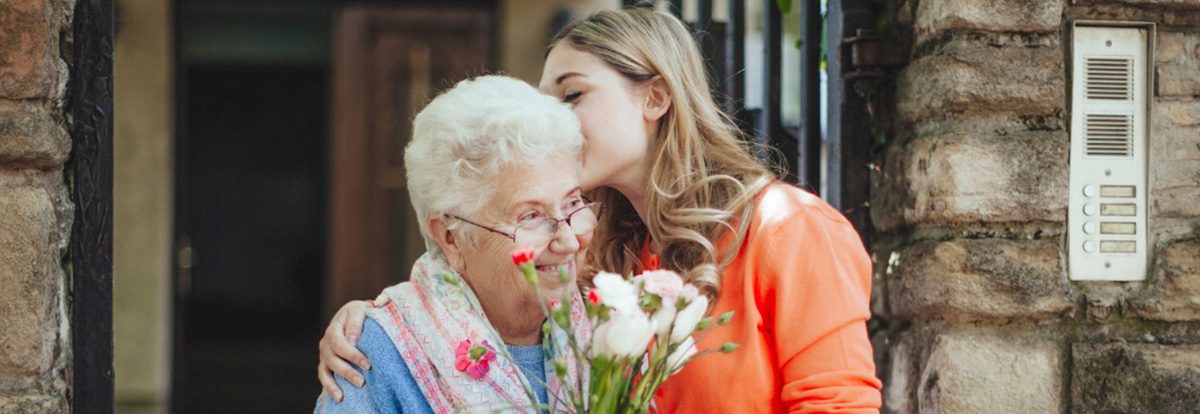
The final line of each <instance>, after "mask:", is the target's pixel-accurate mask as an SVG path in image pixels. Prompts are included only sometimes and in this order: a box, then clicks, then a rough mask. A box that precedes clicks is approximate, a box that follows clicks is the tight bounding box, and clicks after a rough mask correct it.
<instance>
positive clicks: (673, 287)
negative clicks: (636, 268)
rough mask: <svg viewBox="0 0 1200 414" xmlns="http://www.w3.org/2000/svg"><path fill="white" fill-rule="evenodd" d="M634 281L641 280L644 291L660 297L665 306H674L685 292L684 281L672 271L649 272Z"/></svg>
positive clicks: (643, 273)
mask: <svg viewBox="0 0 1200 414" xmlns="http://www.w3.org/2000/svg"><path fill="white" fill-rule="evenodd" d="M634 280H635V281H636V280H640V281H641V285H642V290H644V291H646V293H653V294H655V295H658V296H659V297H661V298H662V299H663V303H664V304H668V303H669V304H674V303H675V299H678V298H679V292H680V291H682V290H683V279H681V278H680V277H679V274H678V273H675V272H672V271H670V270H648V271H645V272H642V274H640V275H638V276H637V277H636V278H634ZM635 283H636V282H635Z"/></svg>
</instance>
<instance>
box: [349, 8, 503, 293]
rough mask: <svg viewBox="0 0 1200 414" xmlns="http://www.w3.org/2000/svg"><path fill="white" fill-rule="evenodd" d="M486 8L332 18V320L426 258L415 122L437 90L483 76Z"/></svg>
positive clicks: (373, 11)
mask: <svg viewBox="0 0 1200 414" xmlns="http://www.w3.org/2000/svg"><path fill="white" fill-rule="evenodd" d="M489 23H490V17H489V13H488V12H487V11H481V10H462V9H446V8H413V7H354V8H348V9H345V10H343V11H342V12H341V13H340V14H339V15H338V17H337V18H336V20H335V27H334V40H333V48H334V50H333V65H334V84H333V128H332V134H331V137H332V142H331V143H330V151H331V154H332V160H331V165H330V167H331V168H330V174H331V185H332V188H331V198H332V200H331V215H332V217H331V220H330V224H331V228H330V262H329V263H330V264H329V270H330V271H329V277H330V281H329V284H328V289H326V292H327V293H326V311H327V312H326V313H327V315H328V314H331V313H332V312H333V311H335V310H336V309H337V308H338V307H340V306H341V305H342V304H343V303H345V302H347V301H349V300H352V299H369V298H374V297H375V295H377V294H378V293H379V292H380V290H382V289H383V288H384V287H387V286H390V285H393V284H396V283H399V282H402V281H404V280H407V279H408V275H409V271H410V269H411V266H412V264H413V262H415V261H416V259H417V258H418V257H420V255H421V254H422V253H424V252H425V244H424V239H423V238H422V237H421V234H420V231H419V228H418V227H417V226H418V224H417V223H416V216H415V214H414V213H413V209H412V204H411V203H410V201H409V198H408V192H407V190H406V189H405V178H404V152H403V151H404V146H405V144H407V142H408V140H409V139H410V138H411V135H412V119H413V117H414V116H415V115H416V113H417V111H419V110H420V109H421V108H422V107H423V106H424V104H425V103H426V102H428V101H429V100H430V99H432V98H433V97H434V96H435V95H436V94H437V92H438V91H439V90H442V89H445V88H448V87H450V86H453V85H454V84H455V83H456V82H458V81H459V80H462V79H464V78H467V77H470V76H473V75H479V74H483V73H486V71H487V70H488V69H489V68H490V66H489V54H490V47H489V34H490V29H489Z"/></svg>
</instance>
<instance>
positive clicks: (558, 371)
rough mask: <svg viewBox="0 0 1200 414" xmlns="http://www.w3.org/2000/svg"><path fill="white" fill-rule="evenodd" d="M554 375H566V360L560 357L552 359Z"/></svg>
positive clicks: (564, 376) (562, 376) (560, 376)
mask: <svg viewBox="0 0 1200 414" xmlns="http://www.w3.org/2000/svg"><path fill="white" fill-rule="evenodd" d="M554 375H558V377H559V378H566V376H567V363H566V361H563V360H561V359H556V360H554Z"/></svg>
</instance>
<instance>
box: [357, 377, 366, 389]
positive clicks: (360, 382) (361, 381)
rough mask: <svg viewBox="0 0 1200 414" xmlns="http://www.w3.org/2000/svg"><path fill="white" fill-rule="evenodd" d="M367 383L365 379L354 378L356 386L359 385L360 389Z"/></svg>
mask: <svg viewBox="0 0 1200 414" xmlns="http://www.w3.org/2000/svg"><path fill="white" fill-rule="evenodd" d="M366 382H367V380H365V379H363V377H354V384H355V385H358V386H359V387H361V386H363V384H365V383H366Z"/></svg>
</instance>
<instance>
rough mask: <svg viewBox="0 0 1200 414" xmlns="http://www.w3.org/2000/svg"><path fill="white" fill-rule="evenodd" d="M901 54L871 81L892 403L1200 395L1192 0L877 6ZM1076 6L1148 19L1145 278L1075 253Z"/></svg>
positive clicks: (880, 331)
mask: <svg viewBox="0 0 1200 414" xmlns="http://www.w3.org/2000/svg"><path fill="white" fill-rule="evenodd" d="M878 4H879V5H880V7H881V10H880V16H881V18H880V19H879V20H878V22H879V26H880V27H879V29H881V31H882V32H883V34H884V35H885V36H886V37H889V38H892V39H896V40H897V41H898V43H899V44H901V45H902V52H901V53H905V54H907V63H906V64H905V65H904V66H902V67H900V68H897V70H896V71H895V73H894V75H895V76H893V77H891V78H890V79H889V80H888V81H886V82H883V83H881V84H879V85H877V86H878V87H877V88H876V89H875V90H874V91H872V92H871V96H870V98H871V101H872V103H873V106H874V107H875V108H877V109H876V111H875V112H876V113H875V119H874V120H873V122H874V127H875V128H876V129H877V130H879V131H884V132H885V135H886V138H887V143H886V144H884V145H883V146H882V147H881V148H880V151H879V153H878V154H879V155H878V156H877V162H878V163H879V164H880V165H881V166H882V168H881V171H880V172H879V173H878V174H877V175H876V176H875V177H874V191H873V195H872V203H871V206H872V211H871V214H872V219H873V221H874V224H875V226H876V229H877V232H876V234H875V235H874V236H873V241H874V243H873V247H874V248H873V250H874V252H875V253H874V254H875V259H876V264H877V265H876V272H877V274H876V283H875V285H876V286H875V295H874V296H875V297H874V308H875V309H874V311H875V314H876V321H875V322H873V326H874V327H875V328H874V329H876V335H875V336H874V338H875V340H876V350H877V354H878V357H877V359H878V365H879V368H880V376H881V378H882V379H883V381H884V384H885V385H884V399H885V402H884V412H887V413H918V412H920V413H1099V412H1121V413H1191V412H1196V410H1197V407H1200V1H1197V0H1174V1H1171V0H1163V1H1155V0H1142V1H1134V0H1126V1H1098V0H1096V1H1088V0H1074V1H1069V0H905V1H890V2H882V3H878ZM1077 19H1103V20H1137V21H1150V22H1155V23H1156V24H1157V30H1158V37H1157V50H1156V55H1155V56H1154V59H1155V65H1154V66H1155V77H1156V82H1155V85H1154V88H1153V92H1152V93H1151V96H1150V98H1151V101H1152V110H1151V112H1152V114H1151V117H1152V119H1151V137H1150V154H1149V156H1150V159H1151V163H1150V165H1151V167H1150V176H1149V205H1150V209H1149V214H1150V215H1149V223H1150V229H1149V230H1150V233H1149V234H1150V236H1151V238H1152V242H1153V245H1154V246H1155V249H1154V255H1153V259H1152V260H1153V263H1154V265H1153V268H1152V270H1151V273H1150V274H1149V276H1148V277H1147V279H1146V280H1145V281H1143V282H1132V283H1112V282H1107V283H1106V282H1073V281H1070V280H1069V279H1068V276H1067V266H1066V262H1067V261H1066V249H1065V246H1064V238H1065V234H1066V225H1067V223H1066V217H1067V203H1068V191H1067V185H1068V172H1069V169H1068V160H1069V153H1070V151H1069V144H1070V136H1069V131H1068V126H1069V125H1070V122H1069V116H1070V111H1069V106H1068V103H1067V101H1068V100H1069V97H1070V93H1069V91H1070V89H1069V88H1070V80H1069V74H1068V72H1067V68H1068V66H1069V65H1068V63H1067V60H1068V59H1069V58H1070V55H1069V50H1070V49H1069V48H1068V47H1067V46H1068V45H1066V43H1067V42H1069V38H1070V37H1069V33H1068V28H1069V27H1070V23H1071V22H1072V21H1074V20H1077Z"/></svg>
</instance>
